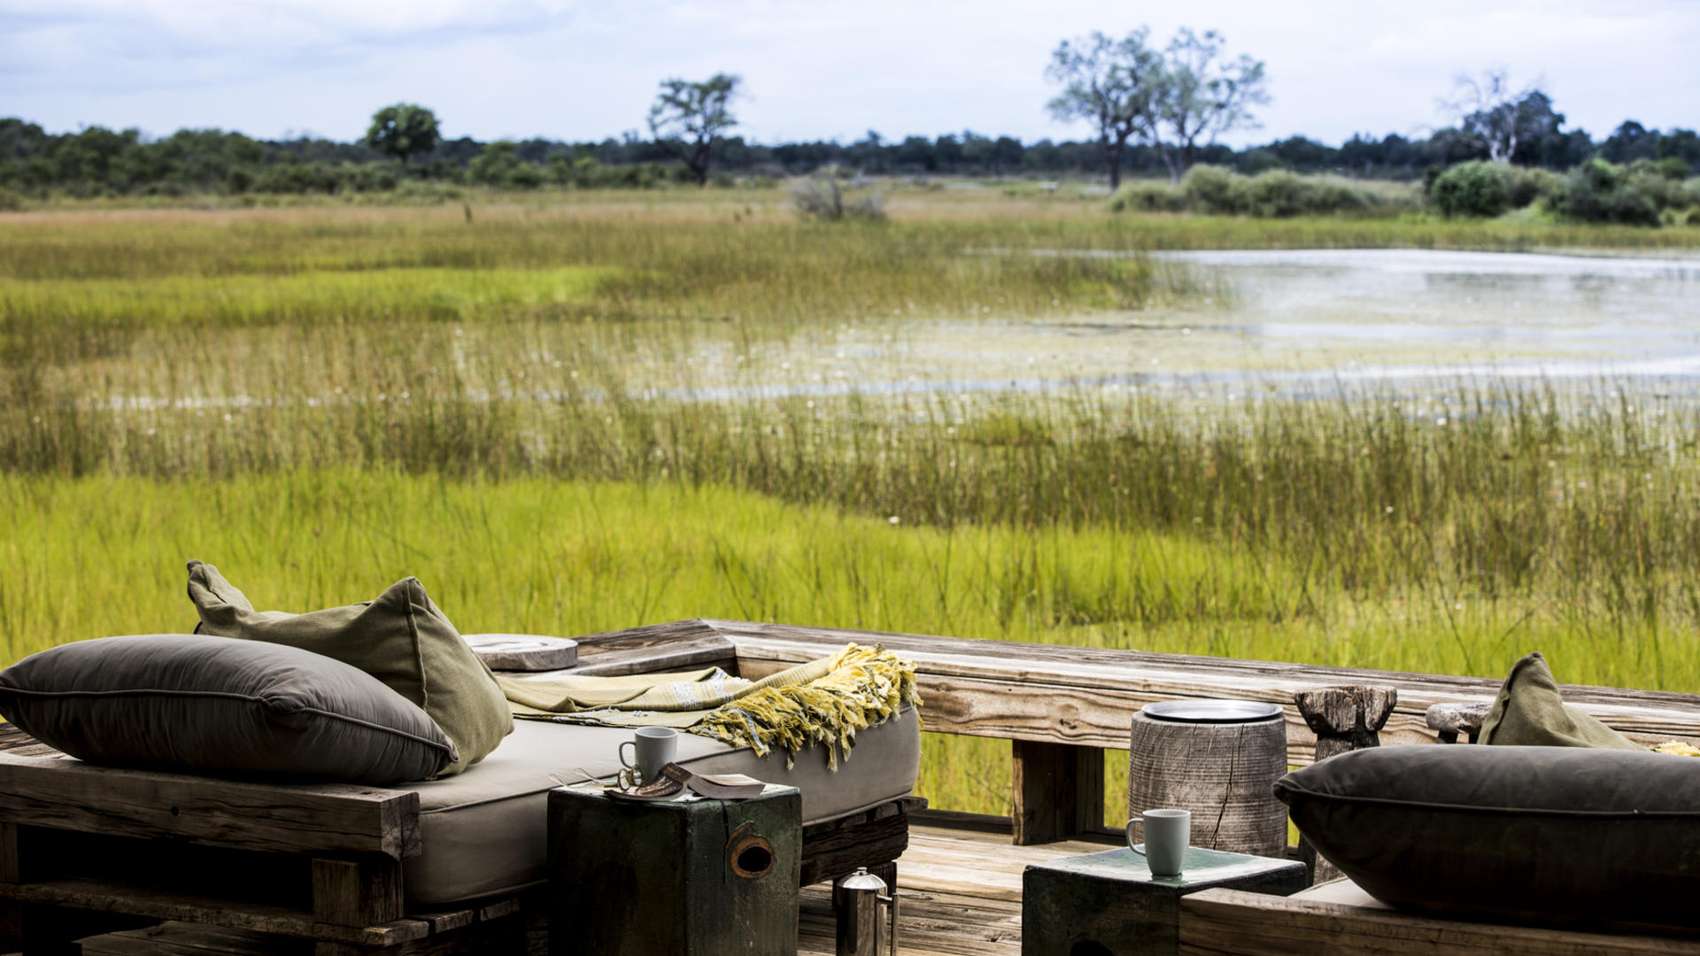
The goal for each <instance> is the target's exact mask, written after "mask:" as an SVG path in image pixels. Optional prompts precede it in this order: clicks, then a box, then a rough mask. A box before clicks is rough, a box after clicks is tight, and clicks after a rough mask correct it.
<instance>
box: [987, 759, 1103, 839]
mask: <svg viewBox="0 0 1700 956" xmlns="http://www.w3.org/2000/svg"><path fill="white" fill-rule="evenodd" d="M1010 744H1011V750H1010V755H1011V757H1012V758H1013V760H1014V768H1013V772H1012V774H1011V784H1012V788H1013V793H1012V795H1011V800H1012V802H1013V804H1014V807H1013V812H1012V813H1011V814H1010V816H1011V817H1012V818H1013V821H1014V824H1015V845H1016V846H1030V845H1032V844H1035V843H1054V842H1056V841H1058V840H1066V839H1068V838H1070V837H1072V836H1074V835H1076V834H1079V833H1084V832H1086V831H1088V830H1096V829H1099V828H1101V827H1102V826H1103V825H1104V752H1103V751H1102V750H1099V749H1098V748H1096V747H1075V746H1071V745H1069V744H1050V743H1038V742H1035V741H1031V740H1013V741H1010Z"/></svg>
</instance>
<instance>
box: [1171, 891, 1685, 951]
mask: <svg viewBox="0 0 1700 956" xmlns="http://www.w3.org/2000/svg"><path fill="white" fill-rule="evenodd" d="M1180 952H1181V953H1183V954H1189V956H1277V954H1279V956H1286V954H1290V953H1299V952H1302V953H1320V954H1330V953H1367V952H1374V953H1385V954H1390V956H1434V954H1436V953H1447V954H1449V956H1489V954H1499V956H1536V954H1540V956H1631V954H1635V956H1646V954H1660V956H1669V954H1676V953H1684V954H1694V953H1700V941H1697V940H1694V939H1673V938H1664V937H1656V936H1635V935H1621V936H1620V935H1616V934H1609V935H1608V934H1604V933H1583V932H1574V931H1567V930H1554V929H1539V928H1534V927H1527V926H1510V925H1504V924H1498V923H1466V922H1460V921H1453V920H1442V919H1432V918H1429V917H1423V916H1413V915H1410V914H1406V913H1398V912H1394V911H1391V910H1384V909H1371V908H1367V907H1359V906H1351V905H1342V904H1340V903H1332V902H1326V901H1323V900H1317V899H1307V898H1305V897H1303V896H1294V897H1280V896H1265V895H1262V894H1257V893H1246V892H1242V891H1239V890H1219V889H1218V890H1205V891H1204V892H1202V893H1196V894H1193V895H1191V896H1187V897H1183V898H1182V899H1181V922H1180Z"/></svg>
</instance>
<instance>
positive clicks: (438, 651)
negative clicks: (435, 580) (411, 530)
mask: <svg viewBox="0 0 1700 956" xmlns="http://www.w3.org/2000/svg"><path fill="white" fill-rule="evenodd" d="M189 600H191V601H193V602H195V608H196V609H197V610H198V611H200V614H201V624H200V626H199V627H197V628H196V631H197V632H198V633H202V634H216V635H218V636H220V637H239V638H246V639H248V640H255V641H268V642H270V643H273V644H287V645H289V646H291V647H299V648H303V649H305V650H309V651H312V652H314V653H316V654H323V655H325V656H326V657H333V658H336V659H337V660H339V661H343V662H344V663H347V664H351V665H353V666H355V667H358V668H359V669H361V670H363V671H365V672H366V673H368V674H371V675H372V676H373V677H376V678H377V679H378V680H380V681H382V682H384V683H385V684H387V685H389V687H390V688H391V689H393V690H395V691H396V692H397V693H399V694H401V696H403V697H405V698H407V699H408V700H410V701H413V702H414V703H416V704H418V705H419V706H420V707H422V708H424V709H425V713H427V714H429V715H430V716H431V719H432V720H435V721H436V722H437V725H438V726H439V727H441V728H442V729H443V732H444V733H445V734H447V735H448V737H449V739H450V740H451V741H453V742H454V745H455V749H456V750H457V751H458V752H459V759H457V760H456V761H455V762H454V763H452V764H450V765H449V766H448V767H447V768H445V769H444V770H443V775H445V776H446V775H449V774H456V773H460V772H461V771H462V770H465V769H466V768H467V767H470V766H472V765H473V764H475V763H477V762H478V761H480V760H482V759H484V756H485V755H486V754H488V753H490V751H492V750H495V749H496V745H497V744H500V743H501V742H502V738H503V737H506V736H507V735H508V734H509V733H510V732H512V730H513V729H514V723H513V715H512V714H511V712H510V711H509V709H508V702H507V700H506V699H505V698H504V697H503V696H502V690H501V688H500V687H498V686H497V685H496V678H495V676H494V675H492V674H491V673H490V669H489V668H488V667H485V666H484V663H483V662H482V661H480V660H479V659H478V656H477V655H476V654H474V653H473V652H472V648H470V647H468V646H467V644H466V641H464V640H462V639H461V636H460V632H458V631H456V630H455V626H454V625H453V624H451V623H449V619H448V618H447V617H445V616H443V612H442V611H439V610H437V606H436V605H435V604H432V603H431V599H430V597H428V596H427V595H426V594H425V587H424V585H422V584H420V583H419V579H417V578H406V579H405V580H401V581H397V582H396V583H395V584H392V585H390V587H389V589H388V590H386V591H385V592H384V593H383V594H380V595H379V596H378V598H377V600H375V601H371V602H369V603H366V604H350V605H348V606H346V607H334V608H327V609H326V610H323V611H311V612H308V613H306V614H290V613H287V612H284V611H256V610H254V606H253V605H252V604H250V603H249V602H248V598H247V597H246V596H245V595H243V593H242V592H241V591H238V590H237V589H236V588H235V587H233V586H232V585H231V584H230V582H228V581H226V580H225V579H224V576H223V575H221V574H219V573H218V569H217V568H215V567H213V566H212V565H210V564H203V563H202V562H200V561H191V562H189Z"/></svg>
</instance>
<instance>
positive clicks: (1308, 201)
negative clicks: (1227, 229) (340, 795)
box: [1110, 165, 1406, 219]
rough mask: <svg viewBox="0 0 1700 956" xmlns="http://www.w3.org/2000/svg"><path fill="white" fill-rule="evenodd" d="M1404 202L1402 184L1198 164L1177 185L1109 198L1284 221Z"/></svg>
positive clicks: (1137, 205) (1134, 189) (1116, 205)
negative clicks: (1382, 186)
mask: <svg viewBox="0 0 1700 956" xmlns="http://www.w3.org/2000/svg"><path fill="white" fill-rule="evenodd" d="M1405 205H1406V203H1405V202H1404V201H1403V200H1402V199H1401V196H1400V192H1399V189H1398V187H1392V188H1391V189H1379V190H1378V189H1377V188H1375V187H1372V186H1370V185H1367V184H1364V183H1361V182H1356V181H1353V180H1350V179H1346V178H1343V177H1340V176H1301V175H1299V174H1298V173H1294V172H1290V171H1288V170H1284V169H1271V170H1268V171H1265V172H1261V173H1258V174H1257V175H1256V176H1242V175H1240V174H1239V173H1236V172H1233V171H1231V170H1227V169H1223V168H1222V167H1220V166H1209V165H1199V166H1194V167H1192V169H1190V170H1188V171H1187V174H1186V175H1185V176H1183V177H1182V178H1181V181H1180V185H1179V187H1174V186H1167V185H1161V184H1157V183H1148V182H1147V183H1132V184H1129V185H1128V186H1125V187H1123V188H1122V190H1121V191H1120V192H1118V193H1117V194H1116V198H1115V199H1113V200H1111V203H1110V208H1111V209H1113V210H1116V211H1118V212H1121V211H1140V212H1176V211H1181V210H1188V211H1191V212H1199V213H1206V214H1209V215H1216V216H1256V217H1259V218H1266V219H1283V218H1289V217H1292V216H1329V215H1361V214H1372V213H1393V212H1398V211H1400V210H1401V209H1402V208H1403V207H1404V206H1405Z"/></svg>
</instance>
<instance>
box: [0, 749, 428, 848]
mask: <svg viewBox="0 0 1700 956" xmlns="http://www.w3.org/2000/svg"><path fill="white" fill-rule="evenodd" d="M0 821H7V822H10V823H15V824H22V825H29V826H43V827H53V828H57V829H65V830H82V831H87V832H92V833H103V834H107V835H111V836H126V837H138V838H141V839H161V838H169V839H176V840H189V841H193V842H197V843H204V844H208V845H212V846H225V847H235V848H237V849H247V850H267V851H278V852H295V853H311V852H321V853H325V852H329V853H342V852H349V853H382V854H384V855H386V856H390V857H392V858H394V859H403V858H406V857H409V856H413V855H414V854H417V853H418V852H419V795H418V794H416V793H412V792H407V791H400V790H381V789H377V788H373V787H358V786H348V785H341V784H326V785H282V784H262V783H249V782H242V781H234V780H224V779H218V778H213V777H195V776H190V775H188V774H174V773H156V772H152V771H144V770H123V769H117V768H112V767H96V766H93V765H92V764H85V763H82V762H81V761H75V760H61V759H55V758H52V757H20V756H17V755H16V754H13V753H0Z"/></svg>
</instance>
